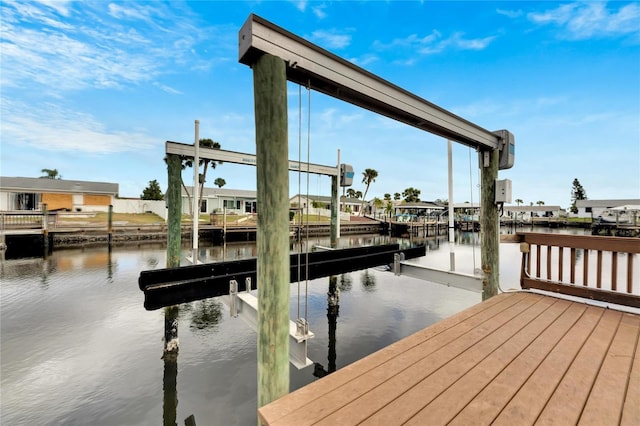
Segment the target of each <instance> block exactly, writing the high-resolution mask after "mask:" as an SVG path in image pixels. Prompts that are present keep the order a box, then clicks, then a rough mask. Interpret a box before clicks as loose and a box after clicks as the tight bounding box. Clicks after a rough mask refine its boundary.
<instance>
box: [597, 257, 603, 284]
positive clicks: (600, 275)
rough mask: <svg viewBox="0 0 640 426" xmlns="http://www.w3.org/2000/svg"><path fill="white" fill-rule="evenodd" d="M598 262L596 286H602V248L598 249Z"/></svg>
mask: <svg viewBox="0 0 640 426" xmlns="http://www.w3.org/2000/svg"><path fill="white" fill-rule="evenodd" d="M597 259H598V260H597V263H596V265H597V266H596V287H598V288H602V250H598V256H597Z"/></svg>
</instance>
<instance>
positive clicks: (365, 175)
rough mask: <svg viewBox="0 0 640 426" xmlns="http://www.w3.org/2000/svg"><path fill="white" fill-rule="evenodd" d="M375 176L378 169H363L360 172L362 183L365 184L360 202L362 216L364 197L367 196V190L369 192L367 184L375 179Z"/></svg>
mask: <svg viewBox="0 0 640 426" xmlns="http://www.w3.org/2000/svg"><path fill="white" fill-rule="evenodd" d="M377 177H378V171H377V170H375V169H364V172H362V183H364V184H365V185H367V186H366V188H365V190H364V195H363V196H362V203H361V204H360V216H362V210H363V208H364V202H365V199H366V198H367V192H369V186H370V185H371V183H372V182H375V181H376V178H377Z"/></svg>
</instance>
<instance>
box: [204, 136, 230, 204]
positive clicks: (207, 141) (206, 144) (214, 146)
mask: <svg viewBox="0 0 640 426" xmlns="http://www.w3.org/2000/svg"><path fill="white" fill-rule="evenodd" d="M200 147H201V148H209V149H220V143H218V142H215V141H213V140H211V139H208V138H207V139H200ZM217 163H218V164H222V161H218V162H217ZM200 164H203V165H204V168H203V170H202V174H201V175H200V176H199V179H198V180H199V181H200V199H199V200H198V206H200V205H202V195H203V192H204V191H203V189H204V183H205V182H206V181H207V170H208V169H209V164H211V168H212V169H215V168H216V162H215V161H212V160H209V159H206V158H205V159H202V160H200ZM225 183H226V182H225Z"/></svg>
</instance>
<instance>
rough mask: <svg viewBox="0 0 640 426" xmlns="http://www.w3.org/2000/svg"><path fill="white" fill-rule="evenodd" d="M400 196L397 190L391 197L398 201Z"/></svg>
mask: <svg viewBox="0 0 640 426" xmlns="http://www.w3.org/2000/svg"><path fill="white" fill-rule="evenodd" d="M400 198H402V195H400V193H399V192H396V193H394V194H393V199H394V200H396V201H398V200H399V199H400Z"/></svg>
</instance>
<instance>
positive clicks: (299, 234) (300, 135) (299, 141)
mask: <svg viewBox="0 0 640 426" xmlns="http://www.w3.org/2000/svg"><path fill="white" fill-rule="evenodd" d="M301 161H302V86H301V85H298V164H301ZM301 173H302V170H301V167H298V211H299V212H300V219H299V222H298V235H297V236H298V313H297V318H300V256H301V255H300V252H301V251H302V240H301V238H300V237H302V209H301V206H300V194H301V193H302V174H301ZM307 202H308V200H307Z"/></svg>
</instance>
